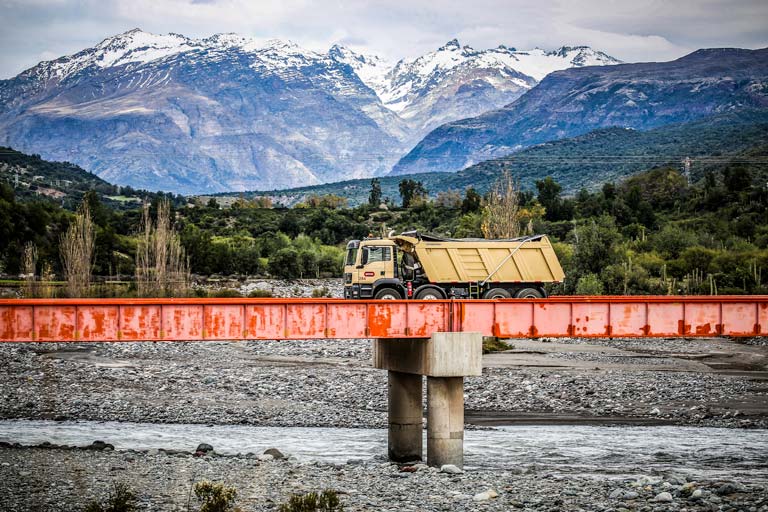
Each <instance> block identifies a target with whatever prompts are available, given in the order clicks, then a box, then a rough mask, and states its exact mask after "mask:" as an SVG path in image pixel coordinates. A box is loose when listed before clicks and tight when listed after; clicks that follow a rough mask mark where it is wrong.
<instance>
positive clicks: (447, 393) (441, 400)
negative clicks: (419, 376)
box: [427, 377, 464, 468]
mask: <svg viewBox="0 0 768 512" xmlns="http://www.w3.org/2000/svg"><path fill="white" fill-rule="evenodd" d="M427 464H429V465H430V466H435V467H438V468H439V467H440V466H442V465H443V464H453V465H454V466H457V467H459V468H461V467H463V466H464V378H463V377H427Z"/></svg>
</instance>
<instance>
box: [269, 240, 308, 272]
mask: <svg viewBox="0 0 768 512" xmlns="http://www.w3.org/2000/svg"><path fill="white" fill-rule="evenodd" d="M268 269H269V273H270V274H272V275H273V276H275V277H279V278H283V279H293V278H296V277H299V276H301V265H300V263H299V252H298V251H297V250H296V249H294V248H293V247H286V248H284V249H280V250H279V251H277V252H276V253H275V254H273V255H272V256H270V258H269V266H268Z"/></svg>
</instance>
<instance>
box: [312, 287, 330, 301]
mask: <svg viewBox="0 0 768 512" xmlns="http://www.w3.org/2000/svg"><path fill="white" fill-rule="evenodd" d="M330 296H331V290H330V289H328V287H327V286H321V287H320V288H315V289H314V290H312V298H313V299H319V298H321V297H330Z"/></svg>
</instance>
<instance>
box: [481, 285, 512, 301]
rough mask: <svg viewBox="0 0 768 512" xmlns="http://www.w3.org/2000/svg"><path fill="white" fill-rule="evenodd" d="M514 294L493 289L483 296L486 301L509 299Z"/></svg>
mask: <svg viewBox="0 0 768 512" xmlns="http://www.w3.org/2000/svg"><path fill="white" fill-rule="evenodd" d="M511 297H512V294H511V293H509V292H508V291H507V290H505V289H504V288H491V289H490V290H488V291H487V292H485V293H484V294H483V298H484V299H509V298H511Z"/></svg>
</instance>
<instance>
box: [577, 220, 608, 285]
mask: <svg viewBox="0 0 768 512" xmlns="http://www.w3.org/2000/svg"><path fill="white" fill-rule="evenodd" d="M620 241H621V234H620V233H619V231H618V230H617V229H616V224H615V223H614V221H613V218H612V217H609V216H607V215H604V216H602V217H598V218H597V219H591V220H589V221H587V222H586V223H584V224H582V225H581V226H578V227H577V228H575V229H574V230H573V242H574V247H573V260H572V265H573V269H572V273H571V275H570V279H571V280H572V281H571V282H573V279H576V280H578V279H579V278H580V277H581V276H585V275H587V274H595V275H599V274H600V272H601V271H602V270H603V269H604V268H605V267H607V266H608V265H611V264H612V263H615V262H616V261H617V260H618V251H617V247H618V244H619V242H620Z"/></svg>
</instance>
